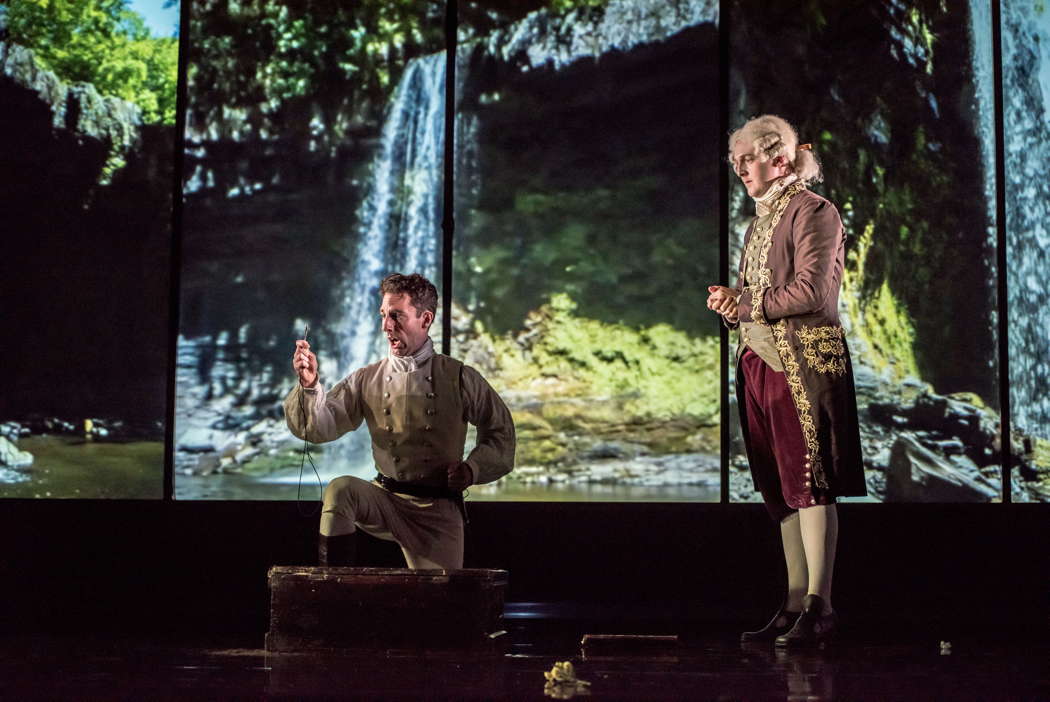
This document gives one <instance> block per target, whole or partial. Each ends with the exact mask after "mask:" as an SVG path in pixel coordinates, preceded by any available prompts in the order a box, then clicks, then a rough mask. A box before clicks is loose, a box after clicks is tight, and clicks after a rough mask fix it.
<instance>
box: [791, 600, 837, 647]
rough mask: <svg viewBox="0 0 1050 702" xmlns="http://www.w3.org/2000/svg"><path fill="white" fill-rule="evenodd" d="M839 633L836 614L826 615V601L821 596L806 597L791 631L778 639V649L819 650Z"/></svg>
mask: <svg viewBox="0 0 1050 702" xmlns="http://www.w3.org/2000/svg"><path fill="white" fill-rule="evenodd" d="M837 631H838V617H837V616H835V612H831V613H830V614H827V615H825V614H824V600H823V599H822V598H821V597H820V596H819V595H806V597H805V599H804V600H802V614H801V615H799V618H798V620H797V621H796V622H795V625H794V626H793V627H791V630H790V631H788V632H786V633H784V634H781V635H780V636H778V637H777V638H776V646H777V648H818V647H822V646H824V645H825V644H826V643H828V642H829V641H830V640H831V639H832V638H834V636H835V633H836V632H837Z"/></svg>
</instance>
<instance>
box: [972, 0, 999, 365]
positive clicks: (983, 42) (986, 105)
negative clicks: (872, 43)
mask: <svg viewBox="0 0 1050 702" xmlns="http://www.w3.org/2000/svg"><path fill="white" fill-rule="evenodd" d="M969 14H970V50H971V54H972V56H973V64H972V67H973V84H974V104H973V119H974V131H975V132H976V134H977V140H978V142H979V143H980V147H981V173H982V178H983V181H984V202H985V217H986V219H985V222H986V226H985V256H986V257H987V258H989V259H990V260H991V261H992V265H989V266H988V277H987V279H986V280H985V288H986V289H987V290H988V291H989V292H992V291H994V290H995V289H996V286H997V285H998V275H997V271H996V266H995V264H994V261H995V253H996V251H997V250H998V248H999V227H998V224H997V222H996V206H995V173H996V165H995V69H994V61H995V58H994V56H993V53H994V52H993V48H994V47H993V46H992V7H991V1H990V0H970V12H969ZM988 325H989V329H990V332H991V338H993V339H996V338H998V336H999V331H998V330H999V313H998V309H997V308H996V307H992V308H991V313H990V314H989V315H988ZM997 358H998V354H997V353H993V354H992V355H990V356H989V359H988V372H989V373H996V372H997V369H998V360H997Z"/></svg>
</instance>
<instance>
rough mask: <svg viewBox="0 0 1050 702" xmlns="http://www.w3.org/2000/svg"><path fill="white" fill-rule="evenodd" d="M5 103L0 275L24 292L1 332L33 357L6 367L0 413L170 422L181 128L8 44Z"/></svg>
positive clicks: (0, 86)
mask: <svg viewBox="0 0 1050 702" xmlns="http://www.w3.org/2000/svg"><path fill="white" fill-rule="evenodd" d="M0 104H2V105H3V109H2V110H0V135H2V136H0V140H2V144H0V151H2V153H3V155H4V168H3V169H0V212H2V213H3V230H4V236H5V247H6V250H5V254H6V255H5V256H4V258H3V259H2V260H0V278H2V279H3V280H4V281H5V282H6V283H8V284H10V285H11V286H12V287H11V289H12V290H18V291H19V298H18V301H17V304H14V305H10V306H9V307H7V308H6V309H5V310H4V315H5V318H4V325H3V330H2V331H0V334H8V335H11V336H10V338H4V339H3V341H4V342H5V344H11V343H17V344H18V345H19V346H21V347H22V348H27V349H33V353H32V354H16V355H14V356H12V358H10V359H8V362H7V365H6V366H5V370H6V371H7V372H8V373H9V374H10V384H9V385H8V387H7V388H5V392H4V393H3V394H2V395H0V418H2V419H8V418H24V417H27V416H29V415H32V414H38V415H44V416H52V417H55V416H65V417H79V418H83V417H99V416H103V417H110V418H114V419H117V418H119V419H123V420H128V421H134V422H147V423H150V422H158V421H161V420H163V417H164V410H165V404H166V384H167V383H166V378H167V367H168V365H167V338H168V312H167V301H168V299H169V297H170V289H169V286H168V281H169V256H170V251H171V193H172V186H173V179H172V170H171V169H172V154H173V146H174V130H173V129H171V128H166V127H160V126H144V125H142V120H141V116H140V111H139V109H138V108H137V107H136V106H134V105H132V104H130V103H127V102H124V101H122V100H118V99H115V98H110V97H102V96H100V95H99V94H98V92H97V91H96V90H95V89H94V88H93V87H92V86H90V85H83V84H76V85H67V84H65V83H63V82H62V81H60V80H59V79H58V78H57V77H56V76H55V75H54V74H53V73H51V72H49V71H44V70H41V69H40V68H39V66H38V65H37V64H36V62H35V60H34V58H33V54H32V52H31V51H29V50H28V49H26V48H24V47H21V46H17V45H14V44H10V43H7V42H2V41H0ZM118 337H119V339H118ZM118 345H119V346H120V347H121V348H122V349H123V350H124V353H126V357H125V359H124V360H123V362H121V363H115V362H114V356H113V351H114V349H115V348H116V347H117V346H118ZM129 368H130V369H132V370H131V371H130V372H129ZM71 388H75V389H76V391H75V392H71V391H70V390H71ZM129 398H130V399H129ZM162 436H163V432H160V431H157V432H156V433H155V434H154V438H156V439H160V438H161V437H162Z"/></svg>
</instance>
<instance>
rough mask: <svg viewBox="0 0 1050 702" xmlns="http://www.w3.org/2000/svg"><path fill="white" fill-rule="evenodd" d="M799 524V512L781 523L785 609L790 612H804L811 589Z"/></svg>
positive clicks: (790, 515) (785, 518)
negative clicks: (784, 569)
mask: <svg viewBox="0 0 1050 702" xmlns="http://www.w3.org/2000/svg"><path fill="white" fill-rule="evenodd" d="M799 524H800V520H799V516H798V512H793V513H791V514H789V515H788V516H787V517H784V519H783V521H781V522H780V540H781V541H782V542H783V544H784V564H785V565H786V566H787V600H786V602H785V604H784V608H785V609H786V610H788V611H789V612H801V611H802V598H803V597H805V596H806V590H807V589H808V587H809V571H808V570H807V567H806V551H805V549H804V548H803V545H802V530H801V528H800V527H799Z"/></svg>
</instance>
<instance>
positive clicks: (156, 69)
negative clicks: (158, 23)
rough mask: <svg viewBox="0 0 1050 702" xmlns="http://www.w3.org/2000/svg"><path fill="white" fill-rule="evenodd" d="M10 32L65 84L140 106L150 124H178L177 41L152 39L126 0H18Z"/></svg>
mask: <svg viewBox="0 0 1050 702" xmlns="http://www.w3.org/2000/svg"><path fill="white" fill-rule="evenodd" d="M8 32H9V35H10V40H11V41H12V42H14V43H16V44H20V45H22V46H25V47H27V48H30V49H32V50H33V52H34V55H35V56H36V60H37V62H38V63H39V64H40V65H41V66H42V67H43V68H45V69H47V70H50V71H54V73H55V74H56V75H57V76H58V77H59V78H61V79H62V80H63V81H66V82H71V83H73V82H85V83H91V84H92V85H94V86H95V89H96V90H98V91H99V93H100V94H102V95H108V96H114V97H118V98H122V99H124V100H127V101H129V102H132V103H134V104H136V105H138V106H139V107H140V108H141V109H142V118H143V120H144V121H145V122H146V123H158V122H160V123H163V124H174V123H175V95H176V82H177V79H178V48H179V47H178V40H177V39H174V38H160V39H155V38H151V37H150V36H149V30H148V29H147V28H146V25H145V24H144V22H143V20H142V18H141V17H140V16H139V15H137V14H136V13H134V12H132V11H131V10H129V9H128V7H127V0H19V1H18V2H15V3H12V4H11V5H10V6H9V12H8Z"/></svg>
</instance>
